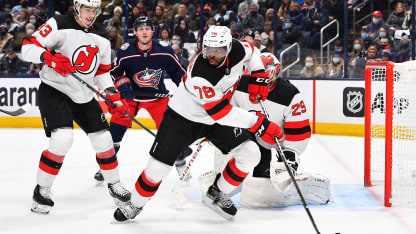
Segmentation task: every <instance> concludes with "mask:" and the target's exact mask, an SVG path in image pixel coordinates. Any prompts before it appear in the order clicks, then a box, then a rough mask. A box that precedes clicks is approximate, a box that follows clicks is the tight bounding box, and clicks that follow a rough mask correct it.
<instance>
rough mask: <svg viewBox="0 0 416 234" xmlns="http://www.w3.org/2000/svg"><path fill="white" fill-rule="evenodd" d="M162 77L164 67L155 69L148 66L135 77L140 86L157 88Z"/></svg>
mask: <svg viewBox="0 0 416 234" xmlns="http://www.w3.org/2000/svg"><path fill="white" fill-rule="evenodd" d="M161 77H162V69H157V70H153V69H148V68H146V70H144V71H141V72H138V73H136V74H135V75H134V77H133V79H134V82H135V83H136V84H137V85H138V86H139V87H153V88H155V89H157V88H158V87H157V86H158V84H159V82H160V78H161Z"/></svg>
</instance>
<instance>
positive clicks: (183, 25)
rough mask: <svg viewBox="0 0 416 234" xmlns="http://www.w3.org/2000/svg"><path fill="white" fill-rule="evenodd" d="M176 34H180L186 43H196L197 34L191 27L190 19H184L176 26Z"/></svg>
mask: <svg viewBox="0 0 416 234" xmlns="http://www.w3.org/2000/svg"><path fill="white" fill-rule="evenodd" d="M175 34H177V35H180V36H181V38H182V41H183V42H184V43H195V42H196V39H195V35H194V33H193V32H192V31H191V29H190V28H189V24H188V21H186V20H185V19H182V20H181V21H180V22H179V25H177V26H176V27H175Z"/></svg>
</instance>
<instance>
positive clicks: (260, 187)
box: [240, 172, 333, 207]
mask: <svg viewBox="0 0 416 234" xmlns="http://www.w3.org/2000/svg"><path fill="white" fill-rule="evenodd" d="M286 173H287V172H286ZM295 178H296V181H297V183H298V185H299V188H300V190H301V192H302V195H303V197H304V198H305V201H306V203H307V204H308V205H324V204H327V203H328V202H332V201H333V199H332V195H331V189H330V180H329V179H328V178H327V177H325V176H322V175H319V174H315V173H302V174H298V175H297V176H295ZM301 204H302V202H301V201H300V199H299V196H298V194H297V191H296V187H295V185H294V184H293V183H291V184H290V186H289V188H288V189H287V191H285V192H279V191H276V189H275V186H273V184H272V181H271V180H270V179H268V178H255V177H249V178H246V179H245V180H244V182H243V186H242V191H241V198H240V205H242V206H247V207H284V206H294V205H301Z"/></svg>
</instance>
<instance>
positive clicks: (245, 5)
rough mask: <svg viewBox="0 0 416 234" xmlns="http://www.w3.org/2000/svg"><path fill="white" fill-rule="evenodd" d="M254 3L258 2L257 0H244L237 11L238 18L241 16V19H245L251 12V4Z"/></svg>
mask: <svg viewBox="0 0 416 234" xmlns="http://www.w3.org/2000/svg"><path fill="white" fill-rule="evenodd" d="M252 3H256V4H257V1H255V0H244V1H243V2H241V3H240V4H239V5H238V11H237V16H238V18H240V19H241V20H244V18H245V17H246V16H247V15H249V14H250V6H251V4H252Z"/></svg>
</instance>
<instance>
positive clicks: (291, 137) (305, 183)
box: [199, 52, 331, 207]
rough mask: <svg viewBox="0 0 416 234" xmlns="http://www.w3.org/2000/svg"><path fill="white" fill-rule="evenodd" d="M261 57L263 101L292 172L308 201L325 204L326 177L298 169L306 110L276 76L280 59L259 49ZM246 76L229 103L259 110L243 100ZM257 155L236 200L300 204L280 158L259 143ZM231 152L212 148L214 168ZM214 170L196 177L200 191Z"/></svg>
mask: <svg viewBox="0 0 416 234" xmlns="http://www.w3.org/2000/svg"><path fill="white" fill-rule="evenodd" d="M261 58H262V61H263V64H264V66H265V69H266V72H267V73H268V75H269V78H270V80H271V82H270V84H269V87H270V90H269V95H268V97H267V100H266V101H265V102H264V105H265V108H266V109H267V110H268V112H269V115H270V120H271V121H273V122H275V123H277V124H278V125H279V126H280V127H281V128H282V129H283V131H284V133H285V138H284V140H283V141H282V142H281V143H280V144H281V146H282V149H283V153H284V155H285V158H286V160H287V162H288V164H289V165H290V167H291V169H292V172H293V173H294V175H296V176H295V178H296V179H297V183H298V184H299V186H300V188H301V191H302V194H303V195H304V198H305V200H306V201H307V203H308V204H326V203H328V201H330V200H331V192H330V187H329V185H330V184H329V179H328V178H326V177H324V176H322V175H319V174H316V173H306V172H304V173H299V174H297V173H296V172H297V168H298V166H299V155H300V154H302V153H303V152H304V151H305V149H306V147H307V145H308V142H309V139H310V136H311V129H310V125H309V113H308V112H307V108H306V106H305V103H304V101H303V99H302V96H301V93H300V92H299V90H298V89H297V88H296V87H295V86H294V85H292V84H291V83H290V82H289V81H287V80H282V79H278V77H279V71H280V62H279V60H278V59H277V58H276V57H275V56H274V55H273V54H272V53H268V52H267V53H262V54H261ZM248 85H249V83H248V82H247V80H246V79H244V78H243V79H242V81H241V82H240V84H239V86H238V87H237V91H236V92H235V94H234V96H233V98H232V99H231V104H233V105H235V106H238V107H241V108H243V109H245V110H248V111H254V112H257V111H261V107H260V105H259V104H253V103H251V102H249V101H248V100H247V97H248V95H249V93H248ZM259 147H260V152H261V159H260V162H259V164H258V165H257V166H256V167H255V168H254V170H253V176H252V177H248V178H247V179H246V180H245V181H244V183H243V184H242V191H241V197H240V204H241V205H244V206H250V207H275V206H290V205H296V204H301V203H300V199H299V197H298V196H297V191H296V189H295V186H294V184H293V183H292V181H291V179H290V177H289V174H288V172H287V171H286V167H285V165H284V164H283V162H282V159H280V158H279V159H278V160H277V158H276V157H275V156H273V157H272V155H271V151H270V148H267V145H266V147H263V146H262V145H259ZM230 157H231V155H222V153H221V152H220V151H219V150H216V155H215V164H214V166H215V171H220V170H222V168H223V167H224V164H226V162H227V161H228V160H229V158H230ZM214 174H215V173H203V174H201V176H200V178H199V182H200V187H201V192H204V190H205V188H206V187H207V186H209V184H210V183H212V181H213V179H214V178H213V177H214Z"/></svg>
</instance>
